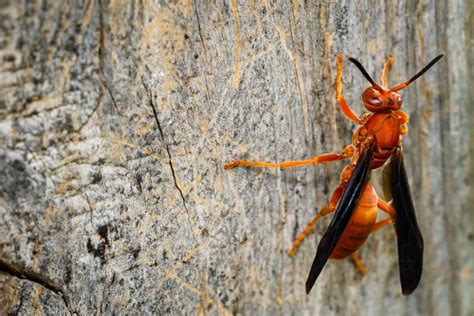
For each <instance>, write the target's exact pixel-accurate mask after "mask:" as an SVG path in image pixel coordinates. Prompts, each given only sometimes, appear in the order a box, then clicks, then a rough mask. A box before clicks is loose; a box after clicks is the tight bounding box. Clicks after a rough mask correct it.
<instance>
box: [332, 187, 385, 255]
mask: <svg viewBox="0 0 474 316" xmlns="http://www.w3.org/2000/svg"><path fill="white" fill-rule="evenodd" d="M377 200H378V197H377V193H375V190H374V188H373V187H372V186H371V185H370V184H367V186H366V187H365V189H364V192H363V193H362V196H361V198H360V200H359V203H358V204H357V207H356V209H355V211H354V214H352V217H351V219H350V221H349V224H347V227H346V229H345V230H344V232H343V233H342V236H341V239H339V242H338V243H337V245H336V248H334V250H333V252H332V254H331V256H330V258H331V259H343V258H346V257H347V256H349V255H351V254H352V253H354V252H355V251H356V250H357V249H359V247H360V246H362V244H363V243H364V242H365V241H366V240H367V238H368V237H369V234H370V231H371V229H372V226H373V225H374V223H375V220H376V219H377Z"/></svg>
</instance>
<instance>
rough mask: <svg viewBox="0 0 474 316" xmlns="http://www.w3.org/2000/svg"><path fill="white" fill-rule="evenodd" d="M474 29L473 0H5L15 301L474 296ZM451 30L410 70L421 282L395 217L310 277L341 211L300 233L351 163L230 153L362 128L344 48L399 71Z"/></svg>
mask: <svg viewBox="0 0 474 316" xmlns="http://www.w3.org/2000/svg"><path fill="white" fill-rule="evenodd" d="M473 29H474V26H473V22H472V2H470V1H447V0H445V1H438V2H436V3H433V2H431V1H420V2H417V1H386V2H382V1H379V2H375V1H370V2H365V1H362V2H357V3H353V1H331V2H330V3H315V2H313V1H299V2H298V1H293V2H291V3H290V1H279V2H277V3H273V1H262V2H260V1H239V2H238V3H237V1H226V2H223V1H216V2H212V3H211V2H209V1H197V2H192V1H182V2H179V1H178V2H176V3H165V1H158V2H151V1H133V2H132V1H130V2H129V1H111V2H108V1H78V2H77V3H75V4H73V3H72V1H71V2H65V1H61V2H56V1H14V0H10V1H9V0H2V1H0V145H1V146H0V170H1V173H0V258H1V261H0V263H1V265H0V266H1V270H3V273H2V274H0V314H5V313H19V314H33V313H38V314H57V313H58V314H65V313H74V312H76V313H78V314H81V315H87V314H96V313H97V314H114V313H115V314H124V313H132V314H141V313H161V314H168V313H172V314H184V313H187V314H232V313H238V314H290V313H298V314H299V313H300V312H304V313H307V314H317V315H334V314H337V315H339V314H342V315H354V314H358V315H382V314H385V315H416V314H419V315H422V314H423V315H473V313H474V309H473V304H472V301H473V299H474V297H473V295H474V294H473V293H474V287H473V278H474V276H473V275H474V258H473V257H474V256H473V249H474V248H473V239H474V237H473V236H474V235H473V227H474V209H473V207H472V205H473V203H474V198H473V196H474V194H473V191H472V179H473V176H474V175H473V169H474V168H473V159H472V157H473V155H472V154H473V150H474V145H473V139H474V135H473V130H474V129H473V128H472V117H473V114H474V113H473V107H472V103H473V99H474V98H473V89H472V84H473V82H472V78H473V77H472V75H473V63H472V61H473V53H472V52H473V50H472V40H473V37H472V30H473ZM440 52H444V53H445V54H446V56H445V58H444V59H443V60H442V61H441V62H440V63H439V64H437V65H436V66H435V67H434V68H433V69H432V70H430V71H429V73H427V74H426V75H425V76H424V77H423V78H421V79H419V80H418V81H417V82H416V84H414V85H413V86H411V87H410V88H409V89H407V90H405V91H404V92H403V95H404V96H405V105H404V109H405V110H406V111H407V112H408V113H409V114H410V115H411V121H410V133H409V134H408V136H407V137H405V142H404V143H405V153H406V163H407V166H408V173H409V175H410V181H411V184H412V188H413V197H414V200H415V204H416V208H417V215H418V219H419V223H420V226H421V230H422V232H423V234H424V238H425V249H426V250H425V266H424V273H423V277H422V280H421V284H420V286H419V288H418V289H417V290H416V292H415V293H414V294H413V295H412V296H410V297H402V296H401V293H400V292H401V291H400V285H399V277H398V270H397V269H398V264H397V251H396V242H395V237H394V233H393V230H392V229H390V228H387V229H385V230H383V231H380V232H378V233H376V234H375V235H373V236H372V237H371V238H370V239H369V241H368V242H367V244H366V245H365V246H364V247H363V249H362V251H361V256H362V258H363V260H364V261H365V263H366V265H367V266H368V267H369V269H370V273H369V274H368V275H367V276H365V277H361V276H360V275H359V274H358V273H357V272H356V271H355V269H354V268H353V265H352V264H351V262H350V261H349V260H344V261H339V262H330V263H329V264H328V265H327V266H326V268H325V270H324V272H323V274H322V276H321V277H320V279H319V280H318V283H317V285H316V287H315V288H314V289H313V291H312V292H311V294H310V295H309V296H306V295H305V294H304V282H305V279H306V276H307V273H308V271H309V267H310V265H311V262H312V260H313V256H314V254H315V249H316V245H317V242H318V240H319V238H320V236H321V233H322V232H323V231H324V228H325V226H326V225H327V224H328V223H329V221H330V219H329V218H328V219H326V220H324V221H322V222H321V223H320V225H318V227H317V229H316V231H317V234H313V235H311V236H310V237H309V238H308V240H306V241H305V242H304V243H303V245H302V247H301V249H300V251H299V252H298V253H297V255H296V257H295V258H288V257H287V255H286V252H287V251H288V249H289V247H290V245H291V243H292V240H293V238H294V237H295V235H296V234H297V233H299V232H300V231H301V229H302V228H303V227H304V225H306V223H307V221H308V220H309V219H310V218H311V216H312V215H313V214H314V213H315V212H316V211H317V210H318V209H319V208H320V207H321V206H323V205H325V204H326V203H327V201H328V198H329V196H330V194H331V193H332V190H333V189H334V188H335V185H336V184H337V182H338V176H339V172H340V171H341V169H342V167H343V163H335V164H332V165H322V166H317V167H312V168H299V169H294V170H284V171H275V170H273V171H272V170H248V169H237V170H232V171H224V170H223V167H222V166H223V164H224V162H225V161H226V160H227V161H228V160H231V159H234V158H247V159H261V160H270V161H275V160H277V161H284V160H289V159H303V158H308V157H311V156H313V155H316V154H320V153H325V152H330V151H337V150H340V149H341V148H342V147H343V146H344V145H346V144H348V143H349V142H350V139H351V134H352V132H353V130H354V126H353V124H351V123H350V122H348V121H347V120H346V119H344V118H343V116H342V115H341V113H340V111H339V109H338V106H337V104H336V101H335V90H334V79H335V66H336V64H335V57H336V55H337V54H338V53H343V54H345V55H346V56H347V55H350V56H354V57H357V58H359V59H360V60H361V61H362V62H363V64H364V65H365V66H366V67H367V69H368V71H369V72H370V73H371V74H374V76H375V77H377V78H379V77H380V74H381V70H382V66H383V63H384V61H385V58H386V56H387V55H388V54H393V56H394V59H395V67H394V69H393V71H392V72H391V75H390V80H391V82H392V83H394V82H397V83H398V82H400V81H402V80H403V79H405V78H407V77H409V76H410V75H412V74H414V72H415V71H416V70H418V69H420V67H421V66H423V65H424V64H425V63H426V62H427V61H428V60H430V59H431V58H433V57H434V56H436V55H437V54H438V53H440ZM344 71H345V72H344V78H343V83H344V88H343V92H344V94H345V96H346V98H347V99H348V101H349V102H350V104H351V105H352V107H353V108H354V110H355V111H356V112H358V113H361V111H362V106H361V102H360V93H361V91H362V90H363V89H364V88H365V87H366V86H367V82H366V81H365V79H363V77H362V76H361V74H360V73H359V72H358V70H357V69H355V67H353V66H352V65H349V64H346V65H345V70H344ZM373 182H377V177H373ZM20 275H22V276H23V278H18V276H20Z"/></svg>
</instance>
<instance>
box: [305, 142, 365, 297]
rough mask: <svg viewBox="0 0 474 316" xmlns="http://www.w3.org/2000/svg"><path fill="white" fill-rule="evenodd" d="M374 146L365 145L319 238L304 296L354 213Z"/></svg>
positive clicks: (363, 186)
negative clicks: (329, 222) (329, 220)
mask: <svg viewBox="0 0 474 316" xmlns="http://www.w3.org/2000/svg"><path fill="white" fill-rule="evenodd" d="M373 151H374V145H373V144H369V145H367V146H366V147H365V148H364V149H363V151H362V154H361V155H360V157H359V159H358V161H357V164H356V166H355V168H354V171H353V172H352V176H351V178H350V180H349V182H348V184H347V186H346V188H345V189H344V192H343V193H342V196H341V199H340V200H339V203H338V205H337V208H336V213H335V214H334V217H333V219H332V221H331V224H330V225H329V227H328V229H327V230H326V232H325V233H324V235H323V237H322V238H321V242H320V243H319V246H318V250H317V252H316V257H315V258H314V261H313V265H312V266H311V270H310V272H309V275H308V279H307V280H306V294H308V293H309V292H310V291H311V288H312V287H313V285H314V283H315V282H316V279H317V278H318V276H319V274H320V273H321V270H322V269H323V267H324V265H325V264H326V262H327V261H328V259H329V257H330V256H331V253H332V251H333V250H334V248H335V247H336V244H337V242H338V241H339V239H340V238H341V235H342V233H343V232H344V229H345V228H346V226H347V224H348V223H349V220H350V219H351V216H352V213H353V212H354V210H355V208H356V206H357V203H358V202H359V198H360V196H361V194H362V192H363V190H364V188H365V186H366V185H367V182H368V181H369V175H370V172H369V171H370V163H371V161H372V157H373Z"/></svg>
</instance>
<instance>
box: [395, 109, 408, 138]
mask: <svg viewBox="0 0 474 316" xmlns="http://www.w3.org/2000/svg"><path fill="white" fill-rule="evenodd" d="M395 114H396V115H397V118H398V123H399V124H400V134H402V135H405V134H407V133H408V122H409V121H410V117H409V116H408V114H406V113H405V112H403V111H402V110H398V111H395Z"/></svg>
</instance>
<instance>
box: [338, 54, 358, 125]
mask: <svg viewBox="0 0 474 316" xmlns="http://www.w3.org/2000/svg"><path fill="white" fill-rule="evenodd" d="M342 60H343V58H342V55H337V75H336V99H337V102H338V103H339V106H340V107H341V111H342V113H343V114H344V115H345V116H346V117H347V118H348V119H349V120H351V121H353V122H354V123H356V124H357V125H362V120H361V119H360V117H358V116H357V114H355V113H354V111H352V109H351V108H350V107H349V105H348V104H347V102H346V99H345V98H344V96H343V95H342Z"/></svg>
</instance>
